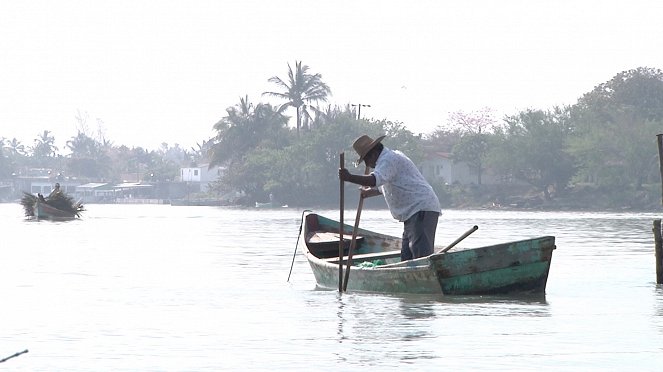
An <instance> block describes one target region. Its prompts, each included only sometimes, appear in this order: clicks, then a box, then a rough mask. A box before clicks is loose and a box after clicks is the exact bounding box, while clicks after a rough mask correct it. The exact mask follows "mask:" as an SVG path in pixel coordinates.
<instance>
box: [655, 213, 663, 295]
mask: <svg viewBox="0 0 663 372" xmlns="http://www.w3.org/2000/svg"><path fill="white" fill-rule="evenodd" d="M653 230H654V245H655V249H654V254H655V256H656V284H663V237H661V220H654V228H653Z"/></svg>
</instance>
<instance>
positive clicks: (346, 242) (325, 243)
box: [306, 231, 364, 258]
mask: <svg viewBox="0 0 663 372" xmlns="http://www.w3.org/2000/svg"><path fill="white" fill-rule="evenodd" d="M339 239H340V236H339V234H338V233H335V232H322V231H318V232H316V233H314V234H312V235H311V236H309V237H308V238H307V239H306V245H307V246H308V248H309V250H310V251H311V253H313V254H314V255H316V256H317V257H319V258H327V257H336V258H338V242H339ZM351 240H352V234H350V235H345V234H344V235H343V252H344V253H345V254H347V253H348V252H349V251H350V242H351ZM356 241H357V242H356V247H355V249H358V248H359V247H360V246H361V244H362V243H363V242H364V237H363V236H357V237H356Z"/></svg>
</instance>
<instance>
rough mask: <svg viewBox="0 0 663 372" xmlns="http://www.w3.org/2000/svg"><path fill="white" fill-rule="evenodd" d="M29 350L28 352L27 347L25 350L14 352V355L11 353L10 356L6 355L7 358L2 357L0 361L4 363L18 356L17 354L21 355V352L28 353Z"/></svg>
mask: <svg viewBox="0 0 663 372" xmlns="http://www.w3.org/2000/svg"><path fill="white" fill-rule="evenodd" d="M27 352H28V349H25V350H23V351H19V352H18V353H16V354H14V355H10V356H8V357H6V358H3V359H0V363H4V362H6V361H8V360H9V359H11V358H16V357H17V356H19V355H21V354H25V353H27Z"/></svg>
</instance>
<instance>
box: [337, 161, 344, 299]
mask: <svg viewBox="0 0 663 372" xmlns="http://www.w3.org/2000/svg"><path fill="white" fill-rule="evenodd" d="M339 168H341V169H343V168H345V153H344V152H342V153H341V154H340V161H339ZM339 194H340V205H339V213H340V215H339V218H338V221H339V222H338V223H339V225H338V236H339V238H338V291H339V292H343V248H344V244H343V211H344V209H345V182H343V180H340V185H339Z"/></svg>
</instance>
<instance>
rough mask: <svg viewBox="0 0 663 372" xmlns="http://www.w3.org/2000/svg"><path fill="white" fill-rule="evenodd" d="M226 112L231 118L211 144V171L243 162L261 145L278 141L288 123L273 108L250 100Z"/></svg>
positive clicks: (224, 120)
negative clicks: (218, 166)
mask: <svg viewBox="0 0 663 372" xmlns="http://www.w3.org/2000/svg"><path fill="white" fill-rule="evenodd" d="M226 112H227V113H228V115H226V116H224V117H223V118H222V119H221V120H219V121H218V122H217V123H216V124H214V129H215V130H216V131H217V135H216V137H215V139H214V142H213V143H211V144H208V146H209V148H210V150H209V156H210V167H211V166H214V165H220V164H223V163H225V162H230V163H232V162H235V161H241V160H242V158H243V157H244V155H246V154H247V153H248V152H249V151H251V150H253V149H255V148H256V147H258V146H259V145H260V144H261V143H262V144H267V143H265V141H269V142H274V141H278V140H279V137H280V131H281V130H282V129H283V128H285V127H286V123H287V121H286V119H285V118H284V117H283V115H281V114H280V113H279V112H277V111H276V110H275V109H274V108H273V107H272V106H271V105H270V104H264V103H259V104H258V105H257V106H254V105H253V104H252V103H251V102H250V101H249V97H248V96H245V97H242V98H240V101H239V103H238V104H237V105H235V106H232V107H229V108H227V109H226Z"/></svg>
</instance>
